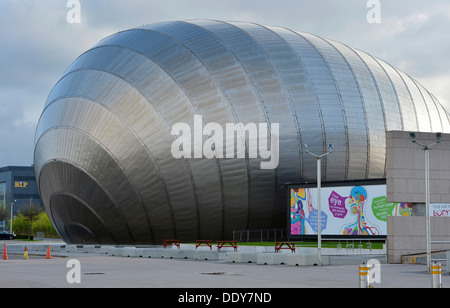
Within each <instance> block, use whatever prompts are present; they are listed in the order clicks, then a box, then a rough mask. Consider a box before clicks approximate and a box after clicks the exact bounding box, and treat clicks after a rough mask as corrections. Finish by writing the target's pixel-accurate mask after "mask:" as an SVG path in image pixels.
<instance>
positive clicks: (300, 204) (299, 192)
mask: <svg viewBox="0 0 450 308" xmlns="http://www.w3.org/2000/svg"><path fill="white" fill-rule="evenodd" d="M306 204H307V205H308V210H309V213H311V211H312V204H311V193H310V191H309V189H305V188H298V189H292V190H291V234H295V235H303V234H306V215H305V209H306Z"/></svg>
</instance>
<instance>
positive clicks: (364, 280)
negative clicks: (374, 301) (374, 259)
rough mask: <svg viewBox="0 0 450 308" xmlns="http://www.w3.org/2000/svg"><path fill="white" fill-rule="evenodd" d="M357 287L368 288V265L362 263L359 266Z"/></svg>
mask: <svg viewBox="0 0 450 308" xmlns="http://www.w3.org/2000/svg"><path fill="white" fill-rule="evenodd" d="M359 287H360V288H362V289H365V288H369V287H370V286H369V267H368V266H367V265H365V264H364V263H363V264H362V265H360V266H359Z"/></svg>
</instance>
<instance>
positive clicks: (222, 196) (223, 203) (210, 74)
mask: <svg viewBox="0 0 450 308" xmlns="http://www.w3.org/2000/svg"><path fill="white" fill-rule="evenodd" d="M176 23H183V24H188V25H190V26H193V27H196V28H198V29H201V30H203V31H204V32H207V33H209V34H210V35H211V36H213V37H214V38H216V40H217V41H218V42H219V43H221V42H220V41H219V40H218V38H217V37H216V36H215V35H213V34H212V33H211V31H209V30H207V29H205V28H204V27H201V26H199V25H197V24H193V23H190V22H187V21H177V22H176ZM139 29H140V30H145V31H148V32H153V33H156V34H159V35H162V36H165V37H167V38H168V39H170V40H171V41H173V42H175V43H176V44H177V45H181V46H182V47H184V48H185V49H186V50H187V51H188V52H189V53H190V54H191V55H192V56H193V57H194V58H195V59H197V60H198V62H199V63H201V64H202V65H203V67H204V68H205V70H206V71H207V72H208V76H209V78H210V80H211V81H212V82H214V84H215V85H216V87H217V89H220V93H221V94H222V95H223V97H224V99H225V101H226V102H227V104H228V106H229V110H230V111H231V114H232V115H233V118H234V119H235V121H236V123H237V122H238V116H237V114H236V111H235V108H234V106H233V104H232V102H231V100H230V98H229V96H228V95H227V94H226V92H225V89H224V88H223V87H222V86H221V85H220V83H219V82H218V81H217V79H216V78H215V73H211V70H210V69H209V68H208V65H206V64H205V62H204V61H203V60H202V58H200V56H199V55H197V54H196V53H195V52H194V51H193V50H192V49H191V48H190V47H188V46H187V45H186V44H185V43H184V42H182V41H180V40H177V39H176V38H174V37H172V36H170V35H169V34H166V33H162V32H159V31H156V30H153V29H141V28H139ZM221 46H222V47H224V45H223V44H221ZM224 49H225V50H228V49H227V48H225V47H224ZM158 65H159V63H158ZM170 76H171V75H170ZM172 79H173V80H174V82H176V83H177V84H179V83H178V82H177V81H175V79H174V78H172ZM180 88H182V89H183V92H184V93H185V94H186V97H188V98H190V96H189V95H188V94H187V93H186V91H185V88H184V87H180ZM189 101H190V102H191V104H192V106H193V108H194V109H195V110H196V111H197V112H199V110H198V109H197V106H196V104H193V102H192V100H191V99H189ZM199 113H200V112H199ZM209 133H210V132H209ZM209 136H210V137H211V133H210V134H209ZM241 137H242V138H243V140H244V142H245V136H241ZM245 160H246V165H247V169H248V170H249V169H250V168H249V161H248V148H247V146H246V157H245ZM215 161H216V165H217V169H218V174H219V183H220V190H221V204H222V217H221V221H222V229H221V230H222V231H221V234H222V237H224V235H225V234H224V233H225V192H224V190H225V188H224V182H223V173H222V167H221V164H220V160H219V159H218V158H217V156H216V158H215ZM199 216H200V215H199ZM199 230H200V229H199Z"/></svg>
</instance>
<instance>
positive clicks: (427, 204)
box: [409, 132, 441, 272]
mask: <svg viewBox="0 0 450 308" xmlns="http://www.w3.org/2000/svg"><path fill="white" fill-rule="evenodd" d="M409 135H410V136H411V138H412V142H413V143H415V144H417V145H418V146H420V147H422V148H423V150H424V152H425V232H426V242H427V271H428V272H429V271H430V266H431V240H430V148H431V147H432V146H433V145H436V144H438V143H440V142H441V133H436V141H435V142H434V143H431V144H428V145H425V144H421V143H419V142H417V140H416V133H414V132H411V133H409Z"/></svg>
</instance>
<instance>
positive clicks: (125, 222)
mask: <svg viewBox="0 0 450 308" xmlns="http://www.w3.org/2000/svg"><path fill="white" fill-rule="evenodd" d="M54 129H56V128H52V129H49V130H48V131H51V130H54ZM77 130H78V129H77ZM81 133H83V132H81ZM39 139H40V138H39ZM55 161H56V162H63V163H67V164H71V165H73V166H75V167H77V168H78V169H80V170H81V171H83V172H84V173H85V174H86V175H88V176H89V177H90V178H91V179H92V180H93V181H94V182H95V183H96V184H97V185H98V186H99V187H100V188H101V189H102V191H103V192H104V193H105V194H106V195H107V196H108V198H109V199H110V200H111V202H112V203H113V204H114V207H115V208H116V210H117V212H118V213H119V215H120V216H121V218H122V219H123V221H124V224H125V227H126V228H127V231H128V235H129V236H130V238H131V239H132V241H133V242H134V241H135V239H134V237H133V234H132V233H131V230H130V226H129V225H128V222H127V220H126V219H125V217H124V216H123V214H122V211H121V210H120V209H119V207H118V206H117V204H116V201H115V200H114V198H112V196H111V195H110V193H109V192H108V191H107V190H105V188H104V187H103V185H101V184H100V183H99V182H98V181H97V180H96V179H94V178H93V177H91V176H90V175H89V173H88V172H87V170H85V169H84V168H83V167H81V166H80V165H79V164H77V163H76V162H73V161H70V160H68V159H50V160H47V161H46V162H45V163H43V164H42V167H41V170H42V169H43V168H44V167H45V166H46V165H47V164H49V163H51V162H55ZM41 175H42V172H39V180H40V178H41ZM40 190H41V189H40V187H39V191H40Z"/></svg>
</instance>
